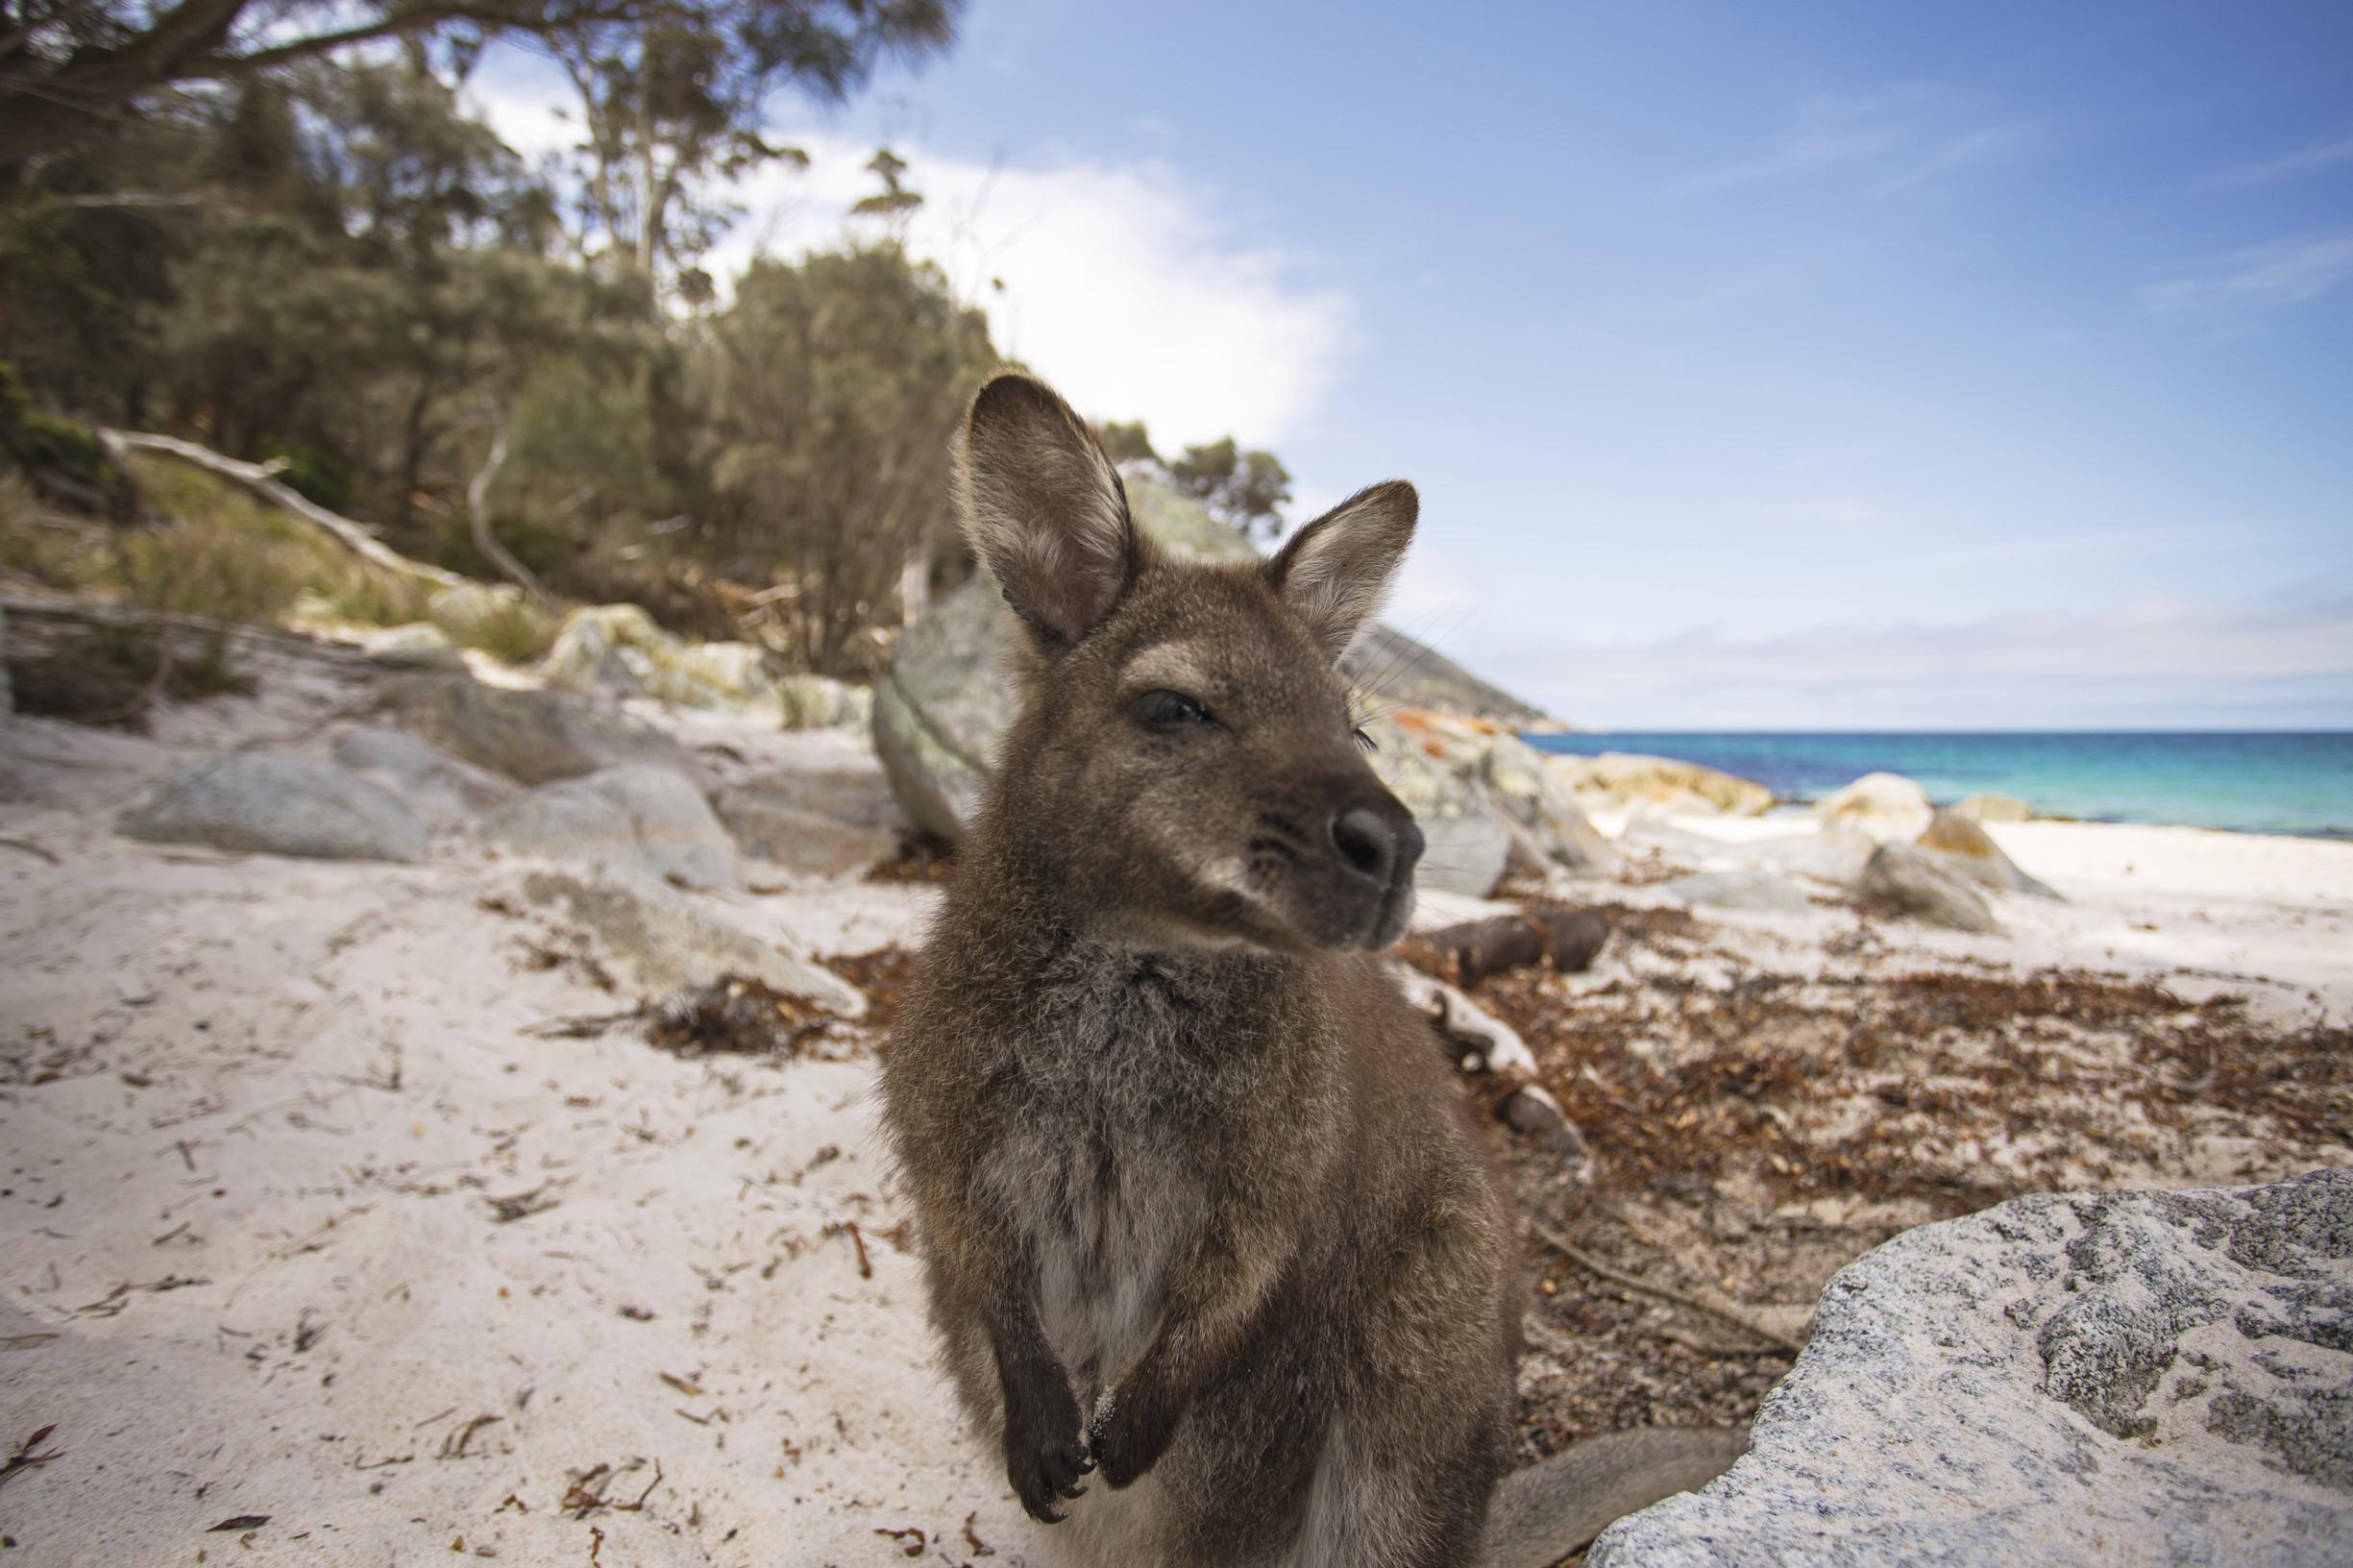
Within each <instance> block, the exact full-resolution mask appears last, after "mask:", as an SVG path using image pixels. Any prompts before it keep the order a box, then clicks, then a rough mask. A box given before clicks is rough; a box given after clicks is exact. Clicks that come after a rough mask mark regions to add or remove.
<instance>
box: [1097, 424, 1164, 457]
mask: <svg viewBox="0 0 2353 1568" xmlns="http://www.w3.org/2000/svg"><path fill="white" fill-rule="evenodd" d="M1094 433H1095V438H1096V439H1097V440H1099V441H1101V442H1102V443H1103V450H1104V451H1105V452H1107V453H1110V454H1111V460H1112V461H1113V462H1115V463H1134V462H1145V463H1157V462H1159V461H1160V453H1157V452H1154V451H1153V450H1152V438H1151V437H1150V436H1149V435H1147V434H1145V433H1144V428H1143V421H1142V420H1140V419H1133V420H1129V421H1127V422H1126V423H1125V424H1122V423H1120V422H1119V421H1118V420H1115V419H1107V420H1105V421H1104V422H1103V423H1102V424H1100V425H1098V426H1096V427H1095V431H1094Z"/></svg>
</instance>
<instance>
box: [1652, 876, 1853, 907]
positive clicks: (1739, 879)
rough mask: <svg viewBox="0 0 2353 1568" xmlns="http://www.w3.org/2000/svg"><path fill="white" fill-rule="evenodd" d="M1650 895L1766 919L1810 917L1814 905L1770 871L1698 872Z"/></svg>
mask: <svg viewBox="0 0 2353 1568" xmlns="http://www.w3.org/2000/svg"><path fill="white" fill-rule="evenodd" d="M1653 891H1654V892H1655V893H1657V894H1660V895H1661V896H1663V897H1666V898H1671V899H1673V900H1674V901H1675V902H1677V903H1679V904H1683V905H1687V906H1692V907H1697V906H1700V905H1706V906H1708V907H1710V908H1714V909H1737V910H1745V911H1748V912H1750V913H1752V914H1770V915H1810V914H1812V913H1813V909H1814V901H1813V900H1812V899H1811V898H1808V897H1807V896H1806V895H1805V890H1804V889H1803V888H1801V887H1799V886H1798V885H1797V884H1796V883H1795V882H1792V881H1791V880H1789V878H1787V877H1785V876H1776V875H1774V874H1773V872H1771V871H1750V870H1735V871H1700V872H1697V873H1695V874H1693V875H1690V876H1679V877H1677V878H1676V879H1675V880H1674V881H1672V882H1662V883H1660V884H1659V885H1658V886H1657V887H1656V888H1655V889H1654V890H1653Z"/></svg>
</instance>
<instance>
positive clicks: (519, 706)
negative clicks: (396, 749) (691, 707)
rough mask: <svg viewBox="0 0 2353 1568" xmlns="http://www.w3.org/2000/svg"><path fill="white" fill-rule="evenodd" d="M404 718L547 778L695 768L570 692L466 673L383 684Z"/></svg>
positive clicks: (670, 744) (432, 737)
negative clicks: (513, 685) (521, 687)
mask: <svg viewBox="0 0 2353 1568" xmlns="http://www.w3.org/2000/svg"><path fill="white" fill-rule="evenodd" d="M385 699H386V701H387V702H389V703H390V705H391V707H392V710H393V711H394V712H395V713H396V714H398V715H399V716H400V719H401V722H402V723H403V724H404V726H405V727H406V728H408V729H410V730H413V731H415V732H416V733H417V734H418V735H421V736H423V737H424V738H425V739H426V740H428V741H429V742H431V743H432V744H433V745H435V746H437V747H441V748H442V749H443V750H445V751H449V752H453V753H454V754H455V755H457V756H460V757H463V758H465V759H466V760H467V761H468V762H472V763H477V764H479V765H480V766H482V767H484V768H488V769H491V770H493V771H494V772H502V773H504V774H505V775H506V776H507V777H509V778H516V779H521V780H522V781H523V782H524V783H526V784H550V783H553V782H555V781H556V780H558V779H565V778H578V777H581V776H582V775H584V774H587V773H593V772H597V771H598V770H599V769H601V768H614V767H619V766H620V765H622V764H624V763H630V762H650V763H654V764H657V765H659V766H662V767H668V768H675V769H678V770H679V771H680V772H692V764H691V762H690V761H689V760H688V758H687V754H686V752H685V750H684V749H683V748H682V747H679V746H678V745H677V743H676V742H674V741H673V740H671V739H670V738H669V737H668V736H666V735H663V734H662V733H661V732H660V731H658V730H655V729H652V728H650V727H649V726H648V725H645V724H642V723H638V722H637V721H636V720H633V719H631V718H629V717H628V716H626V715H625V714H621V713H616V712H614V711H613V710H612V709H611V708H610V707H609V706H607V705H605V704H603V703H600V702H596V701H592V700H590V699H589V698H583V697H576V696H575V695H573V694H571V693H569V692H545V691H510V690H507V689H506V688H504V687H499V686H485V685H483V684H482V683H481V682H479V681H477V680H475V679H473V678H472V677H470V676H466V675H428V674H418V675H404V676H401V677H399V678H397V679H395V680H393V681H392V682H390V683H389V684H388V685H387V686H386V688H385Z"/></svg>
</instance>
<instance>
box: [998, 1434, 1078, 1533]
mask: <svg viewBox="0 0 2353 1568" xmlns="http://www.w3.org/2000/svg"><path fill="white" fill-rule="evenodd" d="M1091 1468H1092V1466H1091V1465H1090V1464H1089V1463H1088V1462H1087V1458H1086V1455H1085V1452H1084V1451H1083V1450H1082V1449H1081V1448H1080V1447H1079V1443H1078V1439H1077V1437H1076V1436H1071V1437H1066V1438H1063V1439H1060V1440H1055V1439H1051V1438H1049V1439H1047V1440H1046V1441H1045V1442H1043V1443H1040V1444H1036V1445H1033V1446H1027V1447H1020V1448H1017V1447H1014V1446H1013V1445H1010V1444H1009V1445H1008V1446H1007V1451H1006V1456H1005V1475H1006V1479H1007V1480H1009V1481H1011V1482H1013V1490H1014V1495H1015V1496H1017V1497H1018V1498H1019V1499H1020V1500H1021V1507H1023V1508H1024V1509H1025V1510H1027V1512H1028V1513H1029V1516H1030V1517H1031V1518H1033V1519H1035V1520H1037V1521H1038V1522H1039V1523H1040V1524H1044V1525H1059V1524H1061V1523H1062V1522H1063V1520H1064V1519H1066V1518H1067V1517H1068V1515H1067V1514H1066V1513H1064V1512H1063V1511H1062V1510H1061V1509H1059V1508H1057V1507H1055V1506H1054V1500H1055V1499H1056V1498H1075V1497H1077V1496H1079V1495H1080V1494H1081V1493H1083V1492H1085V1491H1086V1489H1087V1488H1086V1487H1085V1486H1083V1485H1081V1484H1079V1478H1080V1477H1081V1476H1084V1475H1085V1474H1086V1473H1087V1472H1088V1471H1089V1470H1090V1469H1091Z"/></svg>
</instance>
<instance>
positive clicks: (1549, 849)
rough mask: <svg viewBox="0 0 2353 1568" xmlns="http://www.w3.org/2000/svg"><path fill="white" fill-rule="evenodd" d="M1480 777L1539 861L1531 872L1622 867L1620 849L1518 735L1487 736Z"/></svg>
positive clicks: (1609, 871)
mask: <svg viewBox="0 0 2353 1568" xmlns="http://www.w3.org/2000/svg"><path fill="white" fill-rule="evenodd" d="M1479 777H1480V780H1481V782H1483V784H1484V785H1485V787H1486V794H1487V796H1488V797H1489V798H1490V799H1492V800H1493V801H1494V802H1495V804H1496V806H1497V807H1498V808H1500V809H1501V811H1502V812H1503V814H1504V817H1505V820H1506V821H1507V823H1508V824H1509V825H1511V826H1512V827H1513V828H1514V829H1516V830H1517V831H1516V832H1515V834H1514V838H1515V840H1516V841H1517V842H1516V847H1518V848H1519V849H1520V850H1521V852H1522V853H1524V854H1525V855H1527V856H1528V857H1529V858H1531V859H1532V860H1534V861H1535V862H1536V863H1537V864H1536V866H1534V867H1532V868H1531V869H1532V870H1543V869H1545V868H1546V867H1548V866H1557V867H1559V868H1561V869H1562V870H1569V871H1574V872H1576V873H1577V874H1579V875H1581V876H1612V875H1615V874H1616V873H1617V871H1618V869H1619V868H1620V867H1621V866H1622V865H1623V864H1624V860H1623V857H1621V856H1620V855H1619V853H1618V850H1617V846H1616V845H1613V844H1611V843H1610V842H1609V841H1608V840H1607V839H1605V838H1604V837H1602V835H1601V832H1600V830H1599V829H1597V828H1595V827H1594V825H1593V823H1592V822H1591V821H1588V820H1587V818H1586V816H1585V811H1584V807H1583V806H1581V805H1580V804H1579V803H1578V799H1577V796H1576V793H1575V792H1574V791H1573V790H1571V789H1570V788H1569V787H1568V784H1567V781H1566V780H1564V779H1562V778H1561V776H1560V775H1559V773H1558V772H1556V771H1554V770H1553V769H1551V768H1549V767H1547V766H1546V765H1545V760H1544V756H1543V753H1541V752H1539V751H1537V750H1536V748H1535V747H1532V746H1530V745H1529V744H1528V743H1527V742H1526V741H1523V740H1521V739H1520V738H1519V737H1518V736H1517V735H1514V734H1512V733H1510V732H1509V731H1508V730H1496V731H1493V732H1492V733H1490V734H1489V735H1488V736H1487V737H1486V741H1485V745H1484V748H1483V750H1482V752H1481V754H1480V757H1479Z"/></svg>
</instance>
